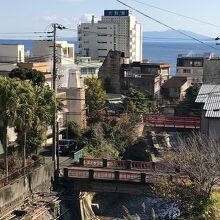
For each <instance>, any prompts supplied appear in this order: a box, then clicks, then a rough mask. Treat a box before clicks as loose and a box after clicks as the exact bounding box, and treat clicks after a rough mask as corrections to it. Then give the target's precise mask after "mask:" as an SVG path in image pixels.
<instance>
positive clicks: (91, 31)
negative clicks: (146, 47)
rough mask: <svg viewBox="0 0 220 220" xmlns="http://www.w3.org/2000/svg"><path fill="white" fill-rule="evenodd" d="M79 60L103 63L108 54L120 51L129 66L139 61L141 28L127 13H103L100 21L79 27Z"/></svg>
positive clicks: (109, 11) (116, 11) (140, 59)
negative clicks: (87, 59) (80, 58)
mask: <svg viewBox="0 0 220 220" xmlns="http://www.w3.org/2000/svg"><path fill="white" fill-rule="evenodd" d="M78 47H79V53H80V56H90V57H92V59H100V60H104V59H105V57H106V56H107V54H108V52H109V51H110V50H113V51H121V52H123V53H124V54H125V57H129V60H130V61H131V62H133V61H142V28H141V24H139V23H138V22H137V21H136V18H135V17H134V16H133V15H132V14H131V12H130V11H129V10H105V11H104V16H102V18H101V20H100V21H96V20H95V17H94V16H93V17H92V20H91V22H90V23H81V24H80V25H79V26H78Z"/></svg>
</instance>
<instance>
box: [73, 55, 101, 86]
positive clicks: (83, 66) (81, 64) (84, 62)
mask: <svg viewBox="0 0 220 220" xmlns="http://www.w3.org/2000/svg"><path fill="white" fill-rule="evenodd" d="M76 65H77V67H78V69H79V72H80V79H81V84H82V85H84V79H85V78H93V77H94V78H98V72H99V68H100V67H101V66H102V62H101V61H100V60H92V59H91V57H77V58H76Z"/></svg>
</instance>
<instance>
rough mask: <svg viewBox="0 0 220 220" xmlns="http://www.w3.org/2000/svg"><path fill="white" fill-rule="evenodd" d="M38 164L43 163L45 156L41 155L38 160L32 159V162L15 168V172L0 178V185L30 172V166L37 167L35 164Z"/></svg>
mask: <svg viewBox="0 0 220 220" xmlns="http://www.w3.org/2000/svg"><path fill="white" fill-rule="evenodd" d="M38 164H39V165H40V164H45V158H44V157H43V158H40V159H39V160H36V161H33V163H31V164H29V165H27V166H25V167H22V168H20V169H18V170H16V171H15V172H13V173H11V174H9V175H8V176H7V177H3V178H1V179H0V187H3V186H5V185H8V184H10V183H11V182H13V181H14V180H16V179H19V178H20V177H21V176H24V175H26V174H28V173H30V171H31V170H32V168H36V167H38V166H37V165H38Z"/></svg>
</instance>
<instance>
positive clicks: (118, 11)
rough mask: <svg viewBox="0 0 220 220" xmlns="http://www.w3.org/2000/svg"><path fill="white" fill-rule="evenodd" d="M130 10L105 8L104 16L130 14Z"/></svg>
mask: <svg viewBox="0 0 220 220" xmlns="http://www.w3.org/2000/svg"><path fill="white" fill-rule="evenodd" d="M128 15H129V10H105V11H104V16H128Z"/></svg>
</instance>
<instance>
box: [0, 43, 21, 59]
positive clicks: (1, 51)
mask: <svg viewBox="0 0 220 220" xmlns="http://www.w3.org/2000/svg"><path fill="white" fill-rule="evenodd" d="M0 62H14V63H17V62H24V45H15V44H1V45H0Z"/></svg>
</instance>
